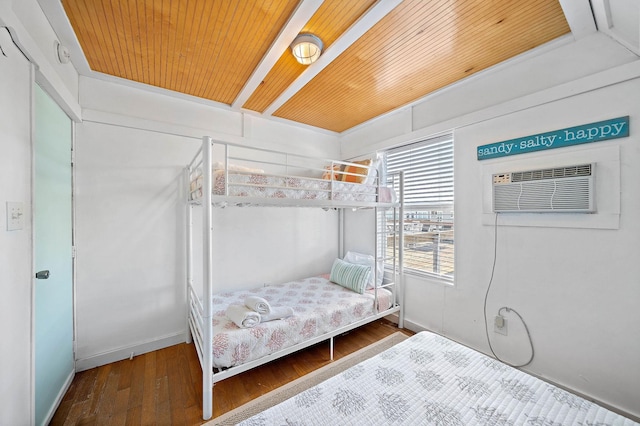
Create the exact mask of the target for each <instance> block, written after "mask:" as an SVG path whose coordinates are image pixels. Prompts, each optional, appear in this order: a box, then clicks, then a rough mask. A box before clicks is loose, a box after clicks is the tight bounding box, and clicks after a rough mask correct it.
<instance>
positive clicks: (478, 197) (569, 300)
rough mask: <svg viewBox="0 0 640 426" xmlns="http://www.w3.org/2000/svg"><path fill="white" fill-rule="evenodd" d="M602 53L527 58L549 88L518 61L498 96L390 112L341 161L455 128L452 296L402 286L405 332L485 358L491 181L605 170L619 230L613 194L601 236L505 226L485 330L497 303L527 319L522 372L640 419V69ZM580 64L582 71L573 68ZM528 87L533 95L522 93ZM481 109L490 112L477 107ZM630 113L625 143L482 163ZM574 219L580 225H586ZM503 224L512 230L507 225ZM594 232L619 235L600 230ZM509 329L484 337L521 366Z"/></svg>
mask: <svg viewBox="0 0 640 426" xmlns="http://www.w3.org/2000/svg"><path fill="white" fill-rule="evenodd" d="M585 40H586V41H585ZM588 40H590V42H589V43H588V44H586V43H587V41H588ZM609 42H610V40H607V39H605V38H603V37H602V36H601V35H599V36H597V37H589V38H587V39H583V40H582V41H580V42H577V43H574V44H572V45H566V46H562V47H560V48H559V49H560V51H559V52H553V51H551V52H548V53H546V54H543V55H540V56H537V57H535V58H532V59H531V61H533V62H534V63H535V64H537V66H538V67H539V69H543V70H544V69H548V67H551V66H553V67H557V69H559V70H563V72H562V73H561V74H562V78H561V81H555V80H554V78H550V79H549V76H550V74H547V73H543V74H541V75H540V77H539V78H540V79H542V80H546V83H544V84H541V81H539V80H536V79H537V78H538V77H536V74H535V73H530V72H529V71H528V67H523V66H522V64H516V65H515V66H514V67H513V68H508V67H505V68H502V69H501V71H500V73H499V77H500V78H501V79H502V80H503V81H504V82H505V93H500V94H498V95H497V94H496V93H495V92H496V90H499V89H500V87H501V86H500V85H496V84H495V82H493V83H492V84H490V85H487V86H485V85H484V84H485V82H486V80H488V79H491V78H492V77H493V76H492V75H489V74H487V75H486V76H484V77H483V78H478V79H477V80H476V81H469V82H467V83H466V84H462V85H461V86H460V87H459V88H452V89H448V90H447V91H446V92H443V93H442V94H440V95H438V96H435V97H433V98H429V99H427V100H426V101H425V102H424V104H420V105H417V106H414V107H412V108H408V109H406V110H405V111H404V112H399V113H397V114H396V115H395V118H397V119H398V120H397V123H396V124H395V126H394V125H393V121H389V120H391V118H390V117H388V118H382V119H381V120H380V122H375V123H371V126H370V127H369V128H362V129H357V130H356V131H353V132H351V133H350V134H348V135H345V136H344V138H343V155H344V156H345V157H350V156H355V155H361V154H364V153H365V152H367V151H368V150H370V148H369V146H370V145H369V146H368V144H369V143H370V142H372V145H373V146H374V147H375V148H377V149H382V148H384V147H387V146H394V145H398V144H401V143H403V141H404V142H409V141H413V140H415V139H417V138H420V137H424V136H427V135H429V134H432V133H437V132H441V131H445V130H451V129H453V130H454V135H455V142H454V147H455V173H456V179H455V182H456V186H455V193H456V205H455V211H456V225H455V234H456V271H455V272H456V278H455V285H454V286H451V285H446V284H443V283H438V282H435V281H429V280H426V279H420V278H417V277H415V276H408V277H407V281H406V293H405V300H406V306H405V313H406V320H407V323H408V324H409V325H410V326H411V327H412V328H414V329H430V330H433V331H436V332H439V333H442V334H444V335H446V336H449V337H451V338H453V339H454V340H457V341H460V342H462V343H463V344H466V345H468V346H471V347H473V348H476V349H478V350H480V351H483V352H485V353H489V347H488V345H487V342H486V337H485V328H484V318H483V300H484V296H485V292H486V290H487V287H488V284H489V280H490V277H491V266H492V262H493V241H494V232H495V230H494V227H493V226H492V225H491V221H489V222H487V220H486V214H483V212H484V211H485V209H486V201H487V200H486V197H487V196H488V194H487V191H486V188H487V185H486V180H487V179H488V173H490V171H491V170H497V169H501V168H507V170H514V169H519V168H523V169H527V168H536V167H539V166H543V165H545V164H548V165H557V164H558V162H565V163H566V162H569V164H571V162H572V161H578V160H582V159H588V160H590V161H595V162H596V163H598V162H600V163H601V166H602V170H603V171H604V173H603V174H602V175H601V176H599V181H598V188H599V189H600V190H601V191H600V192H602V190H604V191H616V190H619V191H620V200H619V206H618V209H619V210H618V211H619V213H620V214H619V216H618V217H617V219H618V220H619V223H617V224H614V226H611V223H609V221H608V220H607V219H606V218H605V216H609V215H610V214H611V213H612V208H613V210H615V205H614V206H613V207H612V204H615V197H613V198H614V200H613V201H611V199H610V198H607V197H605V199H606V209H605V210H607V212H606V213H607V214H604V213H600V216H598V214H596V215H595V216H594V218H595V220H592V221H591V222H593V223H591V224H590V225H589V226H595V229H594V228H590V229H589V228H576V227H569V226H566V227H565V226H564V225H563V222H566V220H567V219H566V217H563V218H561V219H559V220H554V221H553V222H555V223H548V224H544V223H543V224H542V225H543V226H535V227H528V226H527V227H524V226H514V225H520V224H523V223H524V222H531V221H532V220H533V222H540V221H539V220H537V219H535V218H534V219H531V218H530V217H529V218H527V219H524V218H523V219H513V215H505V216H504V217H503V216H500V218H499V223H500V226H499V227H498V245H497V256H498V257H497V262H496V270H495V276H494V279H493V284H492V287H491V292H490V294H489V298H488V310H487V312H488V317H489V323H490V326H491V321H492V318H493V316H495V315H496V313H497V309H498V308H499V307H501V306H509V307H511V308H514V309H516V310H517V311H518V312H519V313H520V314H522V316H523V317H524V319H525V321H526V323H527V326H528V328H529V330H530V331H531V336H532V339H533V344H534V347H535V354H536V355H535V359H534V361H533V363H532V364H531V365H529V366H528V367H526V370H528V371H530V372H532V373H534V374H537V375H540V376H542V377H543V378H546V379H548V380H550V381H553V382H555V383H558V384H560V385H562V386H566V387H569V388H571V389H574V390H575V391H577V392H580V393H582V394H584V395H587V396H588V397H591V398H595V399H596V400H598V401H601V402H602V403H605V404H608V405H610V406H612V407H615V408H617V409H619V410H622V411H624V412H626V413H630V414H632V415H635V416H640V411H639V410H640V408H639V407H640V405H639V404H638V395H640V385H639V384H640V340H638V338H637V336H638V335H640V313H639V311H638V310H637V306H636V305H637V301H638V300H640V282H639V281H638V277H640V266H638V262H637V259H638V258H640V247H639V246H638V244H637V241H638V240H639V238H640V224H639V223H638V221H637V220H636V217H637V215H638V211H639V209H640V197H638V189H637V182H640V167H638V166H637V164H638V162H639V161H640V144H639V142H640V136H639V135H640V134H639V133H638V130H637V129H636V128H635V126H634V123H636V122H637V121H638V120H639V119H640V103H638V100H637V99H638V98H639V96H640V61H638V60H637V58H636V57H635V56H633V55H629V52H628V51H626V50H624V49H618V48H617V47H616V46H614V45H611V46H610V47H611V48H612V49H613V50H612V49H610V48H606V49H605V50H606V52H604V51H602V49H604V46H607V45H609V44H610V43H609ZM616 52H617V53H616ZM577 57H578V58H581V60H580V61H578V62H575V59H576V58H577ZM631 59H635V62H630V60H631ZM530 65H532V64H530ZM583 65H584V66H583ZM540 67H541V68H540ZM585 67H587V68H589V73H587V74H584V73H583V72H584V68H585ZM608 68H610V69H608ZM571 69H573V70H574V72H573V77H572V73H571V72H570V70H571ZM519 76H520V80H518V77H519ZM496 77H498V76H496ZM532 79H533V81H532ZM518 81H519V84H520V85H521V86H524V87H525V89H518V90H515V92H514V93H517V94H520V95H521V96H520V97H515V98H512V97H511V96H510V95H509V94H510V93H512V90H514V89H513V85H514V84H515V83H517V82H518ZM529 84H531V85H533V87H536V90H537V91H535V92H530V93H529V92H528V91H527V90H526V87H528V86H529ZM547 84H548V85H547ZM554 84H555V86H554ZM467 97H468V98H467ZM487 98H488V99H489V103H488V104H485V105H480V104H481V103H483V102H485V101H486V99H487ZM464 99H469V102H470V103H471V104H473V105H474V106H473V107H472V108H469V107H468V105H466V104H464V105H460V115H459V116H456V115H455V110H456V102H457V103H458V104H461V103H462V100H464ZM476 99H481V101H477V100H476ZM482 99H484V100H482ZM492 100H493V101H494V102H496V104H495V105H491V101H492ZM481 106H483V108H480V107H481ZM478 108H479V109H478ZM436 112H437V114H436ZM624 115H629V116H630V122H631V124H630V126H631V136H630V137H629V138H625V139H618V140H612V141H606V142H600V143H595V144H589V145H584V146H579V147H572V148H563V149H556V150H551V151H547V152H544V153H532V154H525V155H519V156H514V157H507V158H506V159H497V160H485V161H477V159H476V148H477V147H478V146H479V145H483V144H487V143H492V142H499V141H501V140H507V139H511V138H517V137H519V136H526V135H531V134H536V133H542V132H546V131H551V130H556V129H561V128H564V127H571V126H574V125H579V124H586V123H590V122H595V121H600V120H605V119H608V118H614V117H619V116H624ZM438 120H440V121H438ZM378 126H384V127H385V128H386V133H385V135H386V139H380V140H376V139H372V138H375V128H376V127H378ZM390 127H391V128H393V129H395V130H394V131H392V130H390ZM372 129H373V130H372ZM603 153H604V154H605V155H606V157H603V156H602V154H603ZM616 156H617V161H616V158H615V157H616ZM612 157H613V159H612ZM605 158H606V164H605V162H604V160H605ZM565 165H568V164H565ZM527 166H528V167H527ZM596 167H598V165H597V166H596ZM597 170H598V169H597ZM616 171H617V172H616ZM596 173H597V172H596ZM614 173H618V174H619V175H618V176H616V175H615V174H614ZM606 195H608V194H600V197H602V196H606ZM613 213H614V215H615V212H613ZM509 216H510V217H509ZM573 217H574V218H575V222H576V223H578V222H580V219H581V218H580V217H578V216H573ZM507 222H508V223H509V226H505V225H504V224H503V223H507ZM518 222H520V223H518ZM536 224H537V225H540V223H536ZM604 224H606V226H604ZM552 225H560V226H561V227H556V226H552ZM570 225H571V226H574V225H575V223H574V224H570ZM600 225H602V228H613V229H598V227H599V226H600ZM508 320H509V335H508V336H507V337H503V336H499V335H497V334H495V333H493V332H491V331H490V336H491V339H492V342H494V348H495V350H496V352H497V354H498V355H499V356H500V357H502V358H504V359H506V360H507V361H509V362H512V363H520V362H523V361H526V359H527V357H528V355H529V346H528V342H527V338H526V334H525V332H524V329H523V327H522V326H521V325H520V324H519V323H518V319H517V317H516V316H515V315H514V314H510V315H508Z"/></svg>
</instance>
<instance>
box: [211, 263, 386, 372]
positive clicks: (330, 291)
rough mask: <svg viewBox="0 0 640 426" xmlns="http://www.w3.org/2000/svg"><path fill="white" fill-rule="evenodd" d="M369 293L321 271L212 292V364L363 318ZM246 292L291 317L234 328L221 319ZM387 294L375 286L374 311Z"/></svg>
mask: <svg viewBox="0 0 640 426" xmlns="http://www.w3.org/2000/svg"><path fill="white" fill-rule="evenodd" d="M372 292H373V290H368V292H366V293H365V294H358V293H356V292H353V291H351V290H348V289H346V288H344V287H341V286H339V285H337V284H334V283H332V282H331V281H329V280H328V276H327V275H322V276H317V277H312V278H306V279H303V280H298V281H292V282H289V283H285V284H272V285H269V286H266V287H260V288H257V289H254V290H250V291H237V292H230V293H220V294H217V295H215V296H214V297H213V313H214V318H213V333H214V337H213V366H214V367H216V368H220V367H232V366H235V365H240V364H243V363H245V362H248V361H251V360H254V359H258V358H261V357H263V356H265V355H269V354H271V353H273V352H276V351H278V350H281V349H285V348H287V347H289V346H293V345H295V344H297V343H300V342H303V341H305V340H308V339H310V338H313V337H316V336H319V335H321V334H324V333H327V332H330V331H333V330H335V329H337V328H339V327H342V326H346V325H348V324H352V323H354V322H356V321H359V320H361V319H364V318H365V317H367V316H370V315H372V314H373V312H374V309H373V307H374V306H373V305H374V303H373V302H374V295H373V293H372ZM250 295H253V296H260V297H262V298H264V299H266V300H267V301H268V302H269V304H270V305H271V306H272V307H278V306H290V307H292V308H293V311H294V315H293V316H291V317H289V318H286V319H281V320H275V321H268V322H264V323H260V324H258V325H257V326H255V327H253V328H244V329H242V328H239V327H238V326H236V325H235V324H234V323H233V322H232V321H230V320H229V319H228V318H227V317H226V315H225V311H226V309H227V307H228V306H229V305H232V304H236V305H244V300H245V299H246V298H247V296H250ZM391 296H392V294H391V292H390V291H388V290H386V289H382V288H379V289H378V305H379V308H378V309H379V311H384V310H387V309H388V308H389V307H390V306H391V299H392V297H391Z"/></svg>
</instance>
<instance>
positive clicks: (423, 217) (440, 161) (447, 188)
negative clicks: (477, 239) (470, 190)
mask: <svg viewBox="0 0 640 426" xmlns="http://www.w3.org/2000/svg"><path fill="white" fill-rule="evenodd" d="M453 143H454V141H453V133H447V134H443V135H438V136H435V137H430V138H425V139H423V140H420V141H418V142H413V143H408V144H405V145H401V146H398V147H394V148H392V149H388V150H386V151H381V152H380V153H379V155H378V156H379V159H380V174H381V177H382V179H383V182H385V183H387V184H389V183H391V182H388V176H389V175H391V174H393V173H394V172H397V171H399V170H404V171H405V207H404V217H405V248H404V253H405V255H404V265H403V267H404V271H405V272H406V273H407V274H410V275H416V276H419V277H424V278H429V279H433V280H437V281H443V282H445V283H447V284H453V282H454V279H455V238H454V228H455V210H454V157H453ZM389 155H392V156H396V158H395V159H393V160H392V164H391V167H388V166H389V164H388V160H389ZM425 166H427V170H425V169H424V167H425ZM416 169H418V170H417V172H418V174H417V175H416V174H415V173H416ZM411 174H413V176H411ZM407 175H409V176H407ZM423 179H426V182H425V181H424V180H423ZM416 183H417V184H424V183H427V186H428V188H427V190H426V191H425V190H424V189H425V188H424V186H422V185H421V186H420V187H419V188H418V187H416V186H415V184H416ZM393 185H394V187H395V190H396V192H398V190H399V188H398V187H397V184H396V183H393ZM434 190H435V191H434ZM411 216H413V217H411ZM438 216H439V218H438ZM434 217H435V220H434ZM380 219H381V220H380V221H381V223H382V224H383V225H382V226H386V225H384V224H386V223H387V220H388V219H387V218H386V217H385V216H384V213H383V216H382V217H381V218H380ZM411 219H415V220H413V221H411ZM446 219H450V220H446ZM407 222H409V223H407ZM439 222H442V223H444V224H446V225H438V223H439ZM420 223H422V225H421V229H419V230H418V229H416V230H411V229H409V230H408V229H407V226H409V227H416V226H418V227H419V226H420V225H419V224H420ZM427 224H428V225H429V228H427V229H426V230H425V229H424V228H425V226H426V225H427ZM449 224H450V225H449ZM432 226H434V227H435V229H433V228H432ZM411 232H414V233H413V234H412V233H411ZM391 234H393V232H391ZM385 235H386V238H388V235H389V232H388V230H387V233H386V234H385ZM412 236H413V237H414V239H415V241H414V242H413V243H411V239H412ZM428 238H432V242H431V243H426V241H428ZM412 244H413V247H411V245H412ZM429 245H430V246H431V252H430V253H429V249H430V247H428V246H429ZM378 246H379V247H381V253H380V254H381V255H382V257H383V259H384V264H385V268H387V267H388V266H389V264H388V263H387V259H388V258H391V256H392V255H393V254H392V253H391V256H389V254H388V252H387V251H385V248H384V247H387V246H386V241H381V242H380V243H379V245H378ZM419 247H424V249H425V252H426V253H425V254H424V256H427V255H428V254H427V253H429V255H431V256H433V257H432V258H431V259H430V260H431V262H430V263H429V261H428V260H427V259H426V258H425V259H420V257H421V255H420V253H418V254H417V255H415V256H414V257H413V259H411V258H408V257H407V254H410V253H411V252H413V251H419V250H420V248H419ZM396 249H397V247H396ZM387 250H388V249H387ZM408 252H409V253H408ZM445 252H446V254H445ZM408 260H410V261H413V265H408V264H407V263H408ZM422 260H424V262H425V264H424V267H416V263H417V262H420V261H422ZM443 268H446V270H444V271H443ZM449 270H450V272H448V271H449Z"/></svg>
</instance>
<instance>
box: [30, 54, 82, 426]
mask: <svg viewBox="0 0 640 426" xmlns="http://www.w3.org/2000/svg"><path fill="white" fill-rule="evenodd" d="M30 77H31V78H30V115H31V117H30V124H31V126H30V127H31V128H30V144H31V190H30V192H31V224H30V226H31V230H32V232H31V353H30V358H31V402H30V406H31V410H30V411H31V413H30V417H31V419H30V422H29V423H30V424H35V421H36V351H35V344H36V283H37V280H36V278H35V273H36V232H35V208H34V207H35V195H36V193H35V185H36V85H38V86H39V87H40V89H41V90H42V91H44V92H45V93H46V94H47V95H48V96H49V97H50V98H51V100H52V101H53V102H54V103H56V105H57V106H58V107H59V108H60V109H61V110H62V111H63V112H64V113H65V114H66V115H67V116H68V117H69V115H68V113H67V111H66V110H65V109H64V108H63V107H62V106H61V105H60V103H59V102H58V101H57V100H56V96H53V95H52V94H51V91H52V90H54V89H51V88H50V87H49V86H48V85H47V84H46V83H45V84H40V80H41V78H38V73H37V71H36V67H35V65H34V64H33V63H32V62H30ZM69 121H70V123H71V153H70V159H71V188H70V189H71V250H72V259H71V290H72V291H71V304H72V309H71V315H72V328H73V330H72V338H73V342H72V351H73V371H72V373H71V375H70V376H69V378H68V379H67V381H66V382H65V383H64V385H63V387H62V389H61V390H60V393H59V394H58V396H57V398H56V401H55V403H54V405H53V406H52V409H51V411H50V412H49V413H47V415H46V417H45V419H44V420H45V423H44V424H48V423H49V422H51V419H52V418H53V415H54V414H55V412H56V410H57V409H58V407H59V406H60V403H61V402H62V399H63V398H64V396H65V394H66V393H67V391H68V390H69V387H70V386H71V383H72V382H73V379H74V377H75V374H76V353H77V339H76V337H77V332H76V300H77V299H76V271H77V268H76V259H77V256H76V246H75V223H76V202H75V179H76V175H75V172H76V167H75V147H76V122H75V120H74V119H73V118H71V117H69Z"/></svg>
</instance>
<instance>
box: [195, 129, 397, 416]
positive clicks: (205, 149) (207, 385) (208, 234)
mask: <svg viewBox="0 0 640 426" xmlns="http://www.w3.org/2000/svg"><path fill="white" fill-rule="evenodd" d="M213 144H219V145H222V146H223V147H224V173H225V188H224V192H225V195H214V194H213V191H212V190H213V183H214V182H213V176H212V173H211V170H212V166H213V164H214V163H213V158H212V154H213V152H212V151H213V149H212V145H213ZM233 146H235V147H240V148H243V149H252V150H257V151H262V152H269V153H276V154H283V155H285V156H294V157H298V158H309V159H312V158H313V159H314V160H318V159H317V158H315V157H306V156H302V155H297V154H287V153H283V152H279V151H275V150H268V149H263V148H251V147H246V146H243V145H238V144H233V143H226V142H219V141H214V140H212V138H211V137H209V136H205V137H203V138H202V147H201V148H200V149H199V150H198V152H197V153H196V155H195V157H194V158H193V160H192V161H191V163H189V165H188V166H187V168H186V171H185V174H186V178H185V179H186V183H187V185H189V184H190V181H191V177H192V176H193V174H194V172H195V171H196V170H197V169H198V167H200V168H201V170H202V171H203V172H202V176H203V186H202V198H201V199H199V200H192V199H190V191H187V228H188V232H187V277H186V281H187V305H188V310H187V311H188V312H187V327H186V342H187V343H191V338H192V337H193V341H194V343H195V347H196V350H197V353H198V358H199V360H200V365H201V367H202V411H203V412H202V418H203V419H204V420H208V419H210V418H211V417H212V415H213V385H214V384H215V383H217V382H219V381H221V380H224V379H226V378H229V377H231V376H234V375H236V374H240V373H242V372H245V371H247V370H250V369H252V368H255V367H258V366H260V365H263V364H266V363H267V362H270V361H273V360H275V359H278V358H281V357H283V356H285V355H288V354H290V353H293V352H296V351H298V350H300V349H304V348H306V347H309V346H312V345H314V344H316V343H319V342H321V341H324V340H329V350H330V359H331V360H333V338H334V337H335V336H337V335H340V334H342V333H345V332H347V331H349V330H353V329H355V328H357V327H360V326H362V325H364V324H367V323H369V322H372V321H375V320H376V319H379V318H382V317H385V316H388V315H391V314H394V313H398V326H399V327H401V328H402V327H403V322H404V300H403V299H402V298H403V291H402V279H403V276H404V271H403V261H402V258H403V252H404V244H403V235H404V226H403V218H404V203H403V192H404V174H403V172H400V173H399V174H398V175H397V177H396V178H397V181H398V185H397V187H398V188H399V192H400V194H399V200H398V202H389V203H378V202H373V203H372V202H361V201H337V200H332V199H331V197H329V198H330V199H329V200H315V199H314V200H311V199H310V200H307V199H304V200H292V199H281V198H255V197H244V196H228V195H227V194H228V193H229V179H228V170H229V167H228V166H229V147H233ZM199 158H200V160H198V159H199ZM249 161H252V162H259V161H256V160H249ZM326 161H327V162H328V163H330V164H331V166H332V167H333V164H334V163H335V162H333V161H331V160H326ZM338 163H339V164H347V165H353V166H356V167H360V168H362V167H363V166H362V165H358V164H354V163H349V162H338ZM281 165H282V166H285V167H289V166H288V165H286V164H281ZM206 171H209V172H206ZM331 188H332V191H333V179H332V185H331ZM379 188H380V183H379V182H378V183H377V190H376V200H377V199H378V198H377V197H378V195H379ZM214 201H216V202H219V203H221V204H220V205H221V206H226V205H236V206H245V205H256V206H281V207H322V208H325V209H339V218H340V219H339V220H340V222H339V240H340V245H339V256H340V257H343V255H344V209H347V208H349V209H356V208H371V209H373V210H374V212H375V215H376V216H375V217H376V220H375V222H376V225H375V226H376V231H375V232H376V238H375V256H374V258H375V265H376V266H377V265H378V261H379V247H378V242H379V239H378V233H379V232H380V230H379V228H378V217H379V216H378V212H379V210H380V209H383V210H387V209H389V208H392V209H394V218H397V219H395V220H397V221H398V222H400V226H399V227H398V230H399V231H398V233H397V238H396V236H395V235H394V238H393V245H394V250H393V253H394V254H393V268H392V271H391V273H392V276H393V278H394V279H393V280H392V282H391V283H389V284H385V283H383V285H382V287H392V304H391V307H390V308H389V309H387V310H385V311H383V312H378V309H377V307H378V304H377V301H378V291H377V290H378V286H377V285H376V286H375V287H374V312H375V314H374V315H371V316H368V317H367V318H365V319H362V320H360V321H357V322H355V323H352V324H348V325H346V326H343V327H340V328H338V329H335V330H333V331H331V332H329V333H325V334H322V335H319V336H316V337H314V338H311V339H309V340H306V341H304V342H301V343H298V344H296V345H293V346H290V347H288V348H284V349H281V350H278V351H276V352H273V353H271V354H269V355H267V356H264V357H261V358H259V359H256V360H253V361H249V362H247V363H244V364H241V365H238V366H234V367H230V368H227V369H224V370H220V371H217V372H214V369H213V353H212V347H211V345H212V342H213V337H214V336H213V324H212V318H213V306H212V305H213V304H212V300H213V298H212V296H213V267H212V264H213V217H212V215H213V209H214V205H213V203H214ZM198 204H201V205H202V209H203V218H202V222H203V232H204V236H203V277H202V280H203V282H202V285H203V296H202V299H203V300H204V301H205V302H206V303H203V302H202V301H201V300H200V298H199V297H198V293H197V292H196V291H195V289H194V287H193V206H194V205H198ZM396 241H397V244H398V246H397V247H396ZM396 253H398V254H397V256H396ZM373 273H374V279H375V281H374V282H376V283H377V279H378V268H377V267H376V268H374V271H373ZM205 343H206V345H205Z"/></svg>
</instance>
